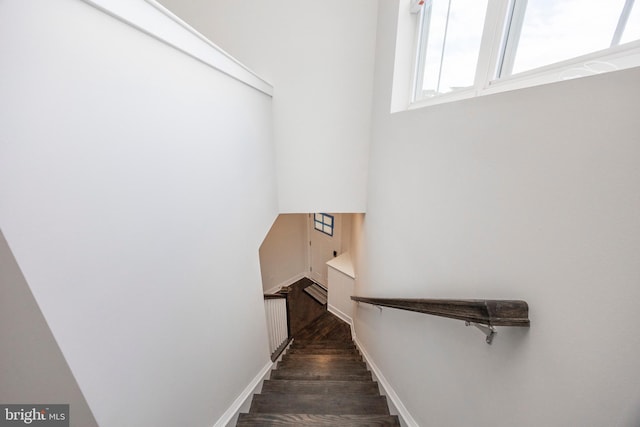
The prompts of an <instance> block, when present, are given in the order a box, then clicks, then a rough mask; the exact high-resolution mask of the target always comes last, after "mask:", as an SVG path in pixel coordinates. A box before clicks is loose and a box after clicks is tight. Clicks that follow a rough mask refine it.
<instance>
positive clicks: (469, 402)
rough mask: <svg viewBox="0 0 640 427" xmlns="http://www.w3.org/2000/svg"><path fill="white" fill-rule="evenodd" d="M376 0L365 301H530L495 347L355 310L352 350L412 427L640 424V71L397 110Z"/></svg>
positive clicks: (389, 5) (437, 325)
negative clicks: (523, 320)
mask: <svg viewBox="0 0 640 427" xmlns="http://www.w3.org/2000/svg"><path fill="white" fill-rule="evenodd" d="M397 10H398V2H397V1H386V0H384V1H380V2H379V24H378V32H377V37H378V42H377V46H378V48H377V54H376V79H375V94H374V97H375V98H374V108H373V111H374V115H373V124H374V125H373V139H372V145H371V163H370V179H369V196H368V206H367V214H366V220H365V221H363V222H358V223H357V224H356V227H355V228H361V231H362V233H361V234H362V236H361V241H360V242H359V243H356V244H354V245H352V248H354V250H359V251H361V254H359V255H355V256H354V259H356V260H357V261H358V262H357V265H358V267H359V269H358V270H357V274H358V280H357V283H356V293H357V294H358V295H363V296H373V297H375V296H379V297H382V296H385V297H407V298H411V297H414V298H496V299H523V300H526V301H527V302H528V303H529V306H530V318H531V322H532V323H531V328H530V329H522V328H504V327H503V328H498V335H497V336H496V338H495V339H494V342H493V344H492V345H491V346H489V345H487V344H485V342H484V336H483V335H482V334H481V333H480V332H479V331H477V330H476V329H475V328H467V327H465V326H464V324H463V322H460V321H456V320H452V319H444V318H438V317H434V316H427V315H423V314H418V313H411V312H402V311H397V310H392V309H383V310H382V312H380V311H379V310H378V309H377V308H375V307H372V306H368V305H365V304H360V305H359V306H358V307H357V309H356V312H355V327H356V331H357V334H358V338H359V340H360V341H361V343H362V345H363V346H364V347H365V348H366V351H367V353H368V354H369V355H370V357H371V358H372V360H373V361H374V362H375V364H376V365H377V366H378V367H379V368H380V370H381V372H383V374H384V376H385V377H386V379H387V380H388V381H389V383H390V384H391V386H392V387H393V389H394V390H395V391H396V392H397V394H398V396H399V397H400V398H401V400H402V402H403V403H404V405H405V406H406V408H407V409H408V411H409V412H410V413H411V415H412V416H413V418H414V419H415V420H416V421H417V423H418V424H419V425H434V426H442V427H453V426H470V425H477V426H496V427H511V426H523V427H527V426H530V427H534V426H546V427H565V426H585V427H601V426H616V427H635V426H637V425H639V424H640V409H639V408H640V406H639V402H640V358H639V357H638V354H640V334H638V331H637V322H636V319H637V312H638V308H637V303H638V301H640V286H638V284H639V283H640V262H639V260H640V197H638V195H639V194H640V167H638V159H640V121H639V120H638V111H639V110H640V96H639V95H640V85H639V82H640V69H638V68H636V69H630V70H626V71H621V72H615V73H610V74H605V75H599V76H593V77H587V78H583V79H578V80H571V81H565V82H561V83H557V84H550V85H545V86H539V87H535V88H530V89H525V90H519V91H514V92H509V93H503V94H499V95H493V96H487V97H483V98H481V99H480V98H479V99H471V100H467V101H460V102H454V103H450V104H444V105H439V106H433V107H429V108H423V109H419V110H414V111H409V112H401V113H396V114H389V111H390V108H391V92H390V89H391V82H392V80H393V64H394V50H393V49H394V47H395V32H396V28H395V24H396V22H397Z"/></svg>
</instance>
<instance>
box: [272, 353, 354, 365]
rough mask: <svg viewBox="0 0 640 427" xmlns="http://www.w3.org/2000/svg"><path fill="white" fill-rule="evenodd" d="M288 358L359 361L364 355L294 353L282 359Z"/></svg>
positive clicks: (286, 359)
mask: <svg viewBox="0 0 640 427" xmlns="http://www.w3.org/2000/svg"><path fill="white" fill-rule="evenodd" d="M288 360H300V361H302V360H309V361H320V360H323V361H326V362H328V363H331V362H333V361H341V360H357V361H359V362H361V361H362V355H360V354H359V353H337V354H315V353H294V354H285V355H284V356H283V357H282V361H283V362H284V361H288Z"/></svg>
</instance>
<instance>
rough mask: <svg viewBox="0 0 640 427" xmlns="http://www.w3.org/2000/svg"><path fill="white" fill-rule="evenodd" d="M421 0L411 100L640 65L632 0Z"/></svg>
mask: <svg viewBox="0 0 640 427" xmlns="http://www.w3.org/2000/svg"><path fill="white" fill-rule="evenodd" d="M414 1H418V0H414ZM419 3H423V5H422V7H421V8H420V17H419V25H418V28H419V31H418V53H417V61H416V70H415V79H414V101H420V100H427V101H428V100H434V101H436V102H444V101H442V100H438V98H441V99H443V100H453V99H459V98H466V97H471V96H477V95H482V94H485V93H495V92H498V91H501V90H509V89H513V88H517V87H526V86H532V85H535V84H541V83H548V82H552V81H558V80H563V79H568V78H574V77H580V76H585V75H591V74H598V73H602V72H606V71H613V70H617V69H622V68H629V67H633V66H638V65H640V5H638V4H634V0H609V1H606V2H602V1H596V0H424V1H419Z"/></svg>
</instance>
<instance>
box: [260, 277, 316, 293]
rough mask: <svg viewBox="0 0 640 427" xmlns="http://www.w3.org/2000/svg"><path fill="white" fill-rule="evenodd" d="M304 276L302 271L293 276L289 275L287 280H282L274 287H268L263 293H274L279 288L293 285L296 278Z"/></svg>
mask: <svg viewBox="0 0 640 427" xmlns="http://www.w3.org/2000/svg"><path fill="white" fill-rule="evenodd" d="M304 277H306V276H305V274H304V273H298V274H296V275H295V276H293V277H290V278H288V279H287V280H284V281H282V282H280V283H278V284H277V285H276V286H274V287H272V288H270V289H267V290H266V291H264V293H265V294H275V293H276V292H278V291H279V290H280V288H282V287H286V286H290V285H293V284H294V283H296V282H297V281H298V280H300V279H303V278H304Z"/></svg>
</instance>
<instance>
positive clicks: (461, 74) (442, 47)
mask: <svg viewBox="0 0 640 427" xmlns="http://www.w3.org/2000/svg"><path fill="white" fill-rule="evenodd" d="M486 10H487V0H448V1H439V0H434V1H432V2H430V3H429V4H428V5H427V6H426V7H425V9H424V13H423V14H422V16H421V20H422V22H421V28H422V29H424V30H423V31H422V32H421V34H420V43H421V45H422V46H423V49H421V51H420V53H419V55H420V61H419V64H420V65H419V67H420V69H419V71H418V75H419V79H418V80H419V81H418V82H417V84H418V86H419V87H420V90H421V92H422V96H428V97H431V96H435V95H438V94H443V93H447V92H451V91H453V90H457V89H462V88H467V87H471V86H473V84H474V81H475V74H476V64H477V63H478V54H479V53H480V39H481V38H482V30H483V27H484V17H485V13H486Z"/></svg>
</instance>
